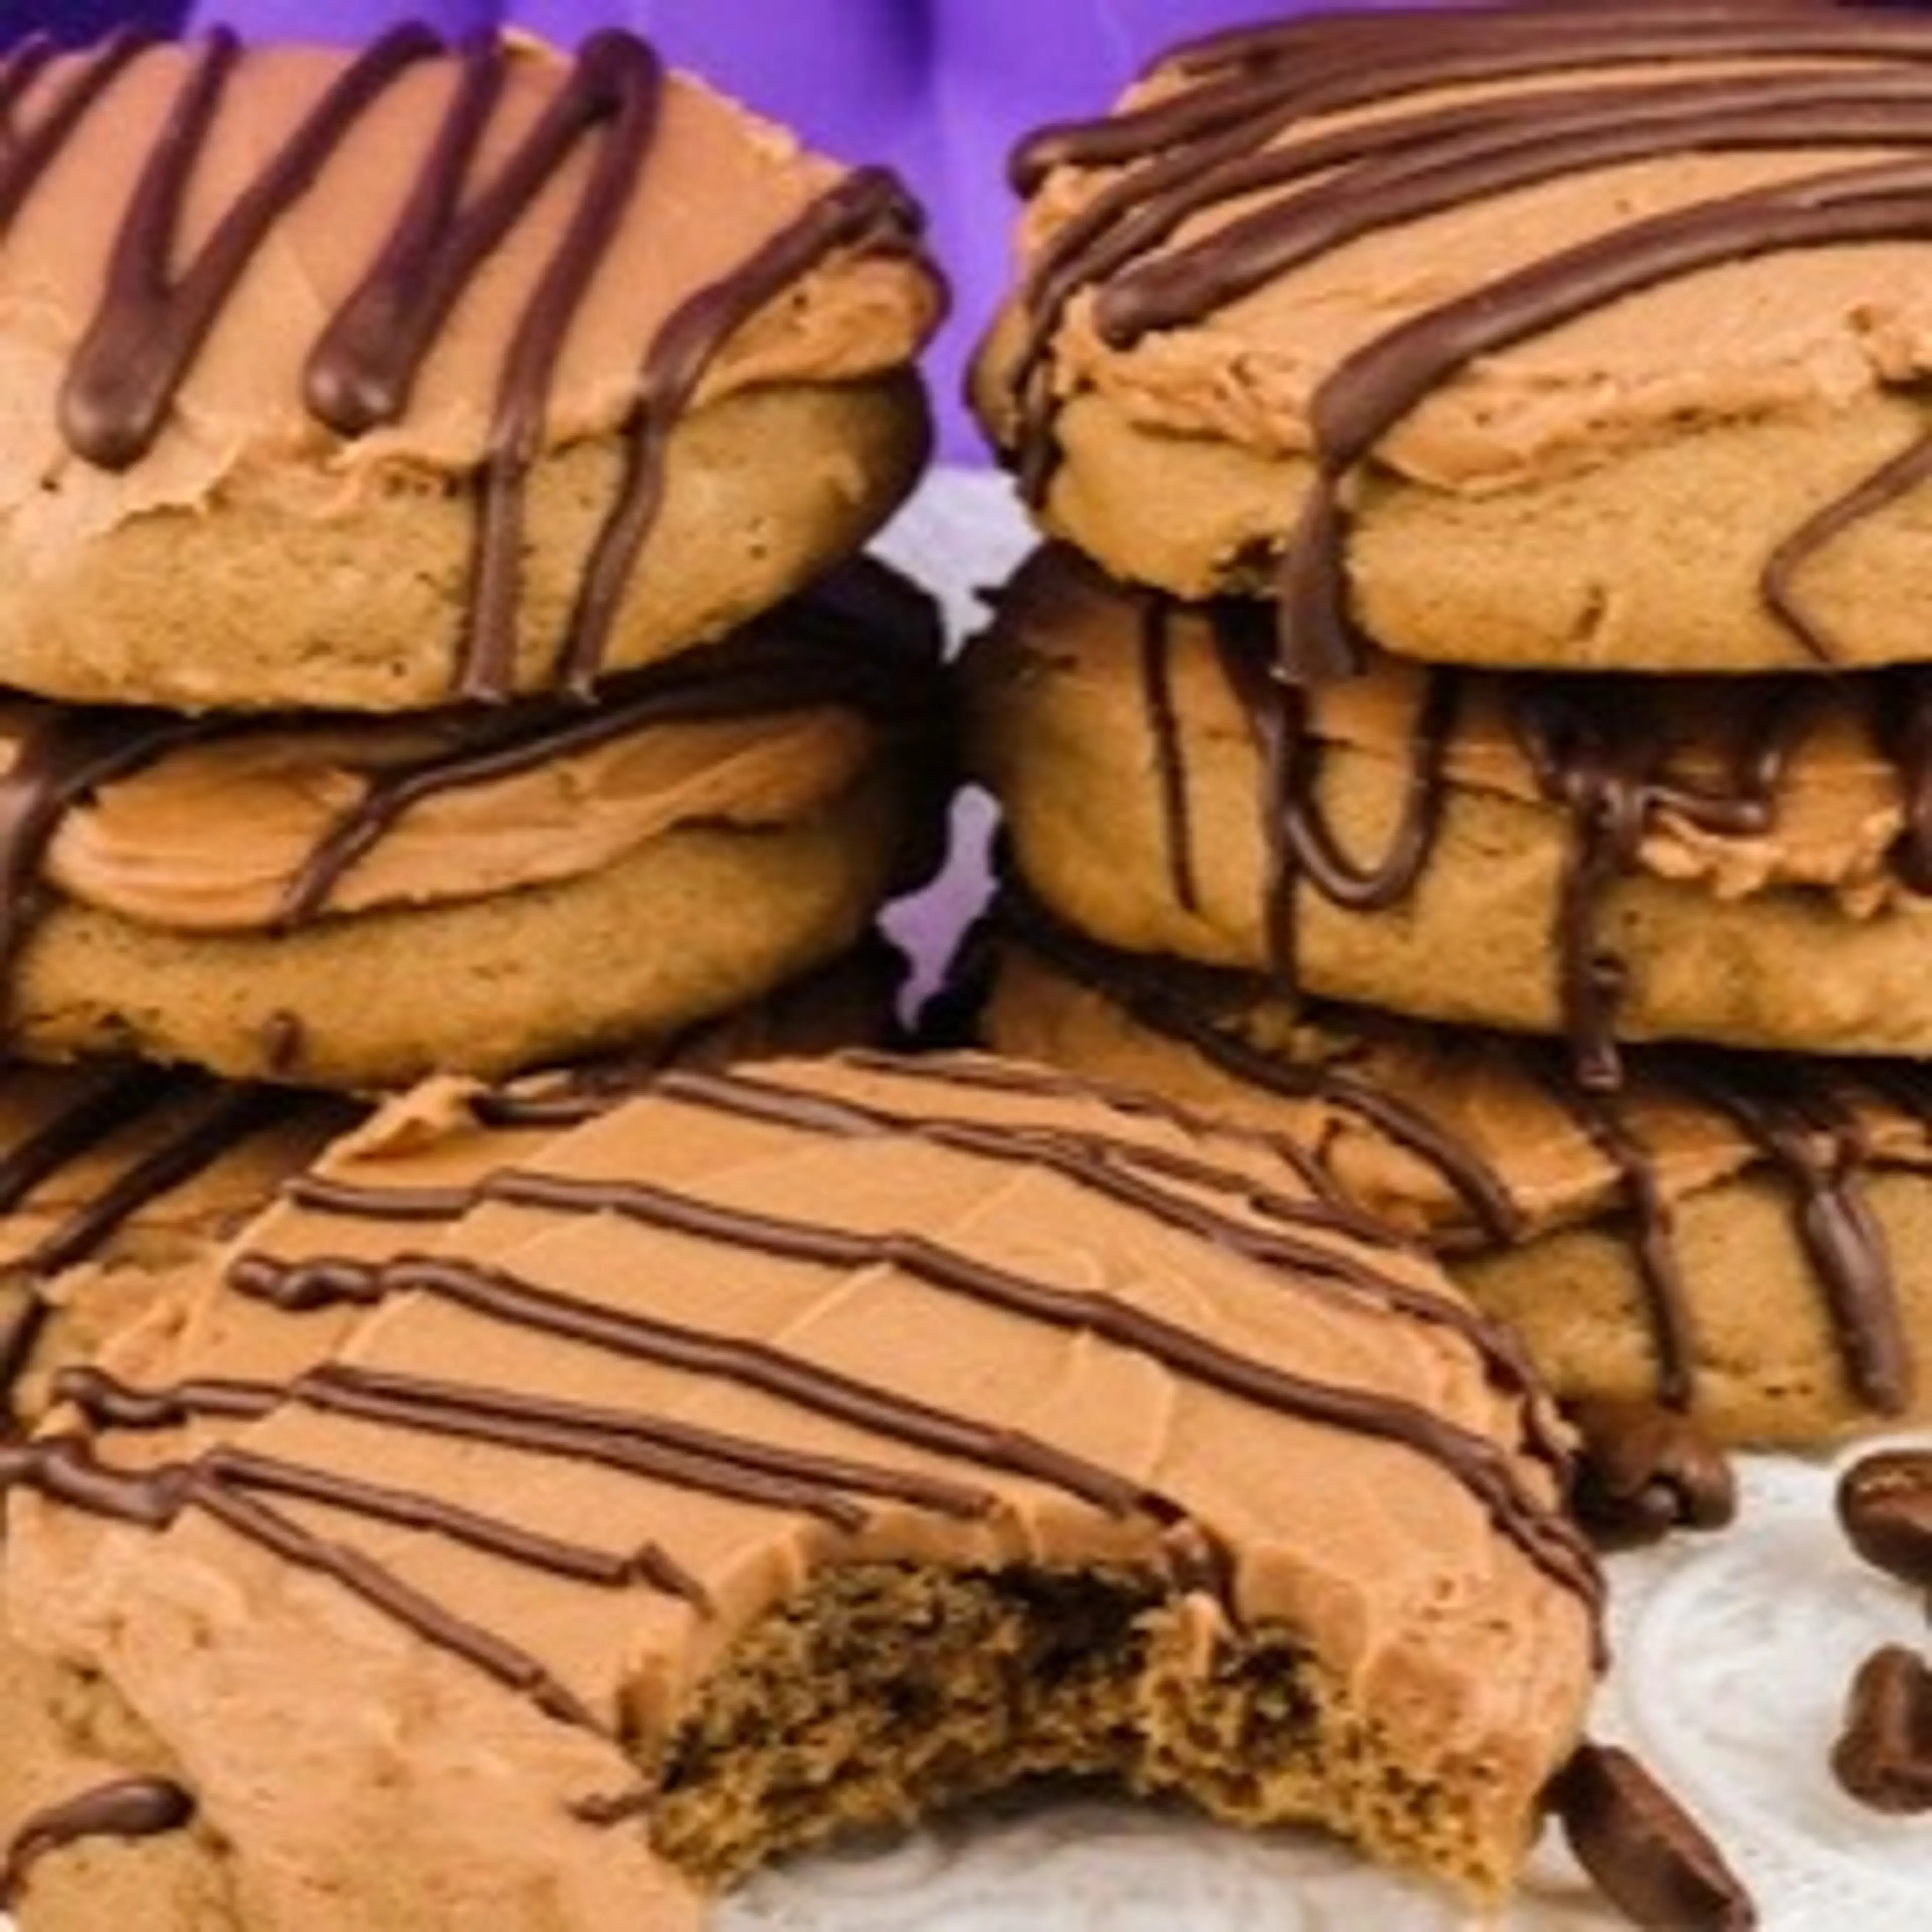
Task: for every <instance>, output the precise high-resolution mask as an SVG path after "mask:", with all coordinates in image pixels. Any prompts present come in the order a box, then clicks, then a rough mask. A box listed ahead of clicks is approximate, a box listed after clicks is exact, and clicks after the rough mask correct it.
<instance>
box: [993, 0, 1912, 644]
mask: <svg viewBox="0 0 1932 1932" xmlns="http://www.w3.org/2000/svg"><path fill="white" fill-rule="evenodd" d="M1928 62H1932V20H1927V19H1926V18H1925V17H1923V16H1922V14H1921V13H1917V12H1915V11H1914V10H1910V9H1907V8H1900V7H1891V6H1879V5H1865V6H1861V5H1835V6H1832V7H1795V6H1793V5H1790V4H1789V0H1736V4H1733V5H1724V6H1721V7H1711V6H1703V5H1676V4H1665V5H1644V6H1640V7H1621V8H1611V9H1609V10H1606V9H1604V8H1601V7H1595V8H1583V7H1577V6H1574V5H1562V4H1550V5H1503V6H1487V5H1457V6H1451V7H1448V8H1446V9H1432V10H1421V9H1408V10H1402V11H1400V12H1399V13H1396V14H1394V15H1393V16H1391V15H1389V14H1386V13H1382V12H1379V11H1378V12H1376V13H1374V14H1373V16H1372V17H1367V18H1364V17H1360V16H1354V17H1351V16H1349V15H1344V14H1329V15H1323V16H1318V17H1312V18H1296V19H1289V20H1282V21H1280V22H1279V23H1275V24H1273V25H1267V24H1264V25H1262V26H1259V27H1256V28H1252V29H1250V30H1247V31H1238V32H1235V33H1232V34H1227V35H1225V36H1223V37H1217V38H1215V39H1212V40H1206V41H1203V42H1199V43H1194V44H1193V45H1190V46H1183V47H1181V48H1179V49H1177V50H1175V52H1173V53H1172V55H1169V57H1168V58H1166V59H1164V60H1163V61H1160V62H1157V64H1156V65H1154V67H1153V68H1151V69H1150V70H1149V71H1148V73H1147V74H1145V76H1144V77H1142V80H1140V81H1139V82H1138V83H1136V85H1135V86H1134V87H1133V89H1131V90H1130V92H1129V93H1128V94H1127V96H1126V98H1125V99H1124V101H1122V102H1121V104H1119V106H1118V107H1117V108H1116V109H1115V110H1114V111H1113V112H1112V113H1109V114H1107V115H1104V116H1103V117H1102V118H1097V119H1095V120H1093V121H1085V122H1082V123H1079V124H1070V125H1066V126H1061V127H1049V128H1048V129H1046V130H1043V132H1041V133H1040V134H1038V135H1037V136H1036V137H1035V138H1034V139H1031V141H1029V142H1027V143H1026V144H1025V145H1023V146H1022V148H1020V150H1019V152H1018V154H1017V155H1016V158H1015V163H1014V174H1015V177H1016V181H1017V184H1018V185H1019V188H1020V190H1022V193H1025V195H1026V196H1027V197H1028V201H1027V207H1026V211H1025V217H1024V220H1023V223H1022V231H1021V236H1020V250H1019V252H1020V261H1021V285H1020V292H1019V295H1018V296H1017V298H1016V300H1015V302H1013V305H1012V307H1011V308H1010V311H1009V312H1008V313H1007V314H1006V315H1005V316H1004V318H1003V319H1002V320H1001V322H1000V323H999V324H998V326H996V327H995V329H994V330H993V332H992V335H991V336H990V338H989V341H988V342H987V344H986V347H984V349H983V352H982V354H981V356H980V362H979V366H978V370H977V377H976V385H975V386H976V389H977V396H978V401H979V408H980V413H981V415H982V416H983V419H984V420H985V421H986V423H987V425H988V426H989V430H990V431H991V433H992V435H993V437H994V439H995V442H996V443H998V446H1000V448H1001V449H1002V451H1003V452H1004V453H1005V455H1006V456H1007V458H1008V459H1009V460H1010V461H1011V462H1013V463H1015V464H1016V466H1018V467H1019V470H1020V472H1021V475H1022V478H1023V480H1024V481H1025V484H1026V487H1027V488H1028V491H1029V493H1030V494H1031V497H1032V499H1033V500H1034V502H1035V504H1036V505H1037V508H1038V510H1039V511H1040V514H1041V516H1042V517H1043V520H1044V521H1045V523H1046V525H1047V526H1048V527H1049V528H1050V529H1052V530H1054V531H1055V532H1058V533H1060V534H1062V535H1067V536H1070V537H1071V538H1073V540H1074V541H1076V543H1078V544H1079V545H1080V546H1081V547H1082V548H1083V549H1085V550H1086V551H1088V553H1090V554H1091V555H1092V556H1095V557H1097V558H1098V559H1100V561H1101V562H1103V563H1104V564H1106V565H1107V567H1108V568H1109V569H1111V570H1112V571H1114V572H1115V574H1118V575H1120V576H1122V577H1128V578H1131V579H1134V580H1139V581H1142V582H1145V583H1151V584H1154V585H1156V586H1160V587H1161V588H1163V589H1166V590H1168V591H1169V592H1172V593H1174V594H1176V595H1183V596H1187V597H1204V596H1208V595H1216V594H1220V593H1223V592H1235V593H1239V594H1243V595H1249V594H1256V593H1259V594H1263V595H1271V596H1272V595H1274V594H1275V593H1276V592H1279V594H1280V600H1281V601H1280V613H1281V625H1280V649H1281V652H1282V654H1283V658H1284V661H1285V662H1286V665H1287V666H1288V667H1289V670H1290V671H1291V673H1292V674H1294V675H1295V676H1298V677H1301V678H1307V677H1310V676H1316V675H1320V674H1323V673H1329V672H1332V671H1334V670H1336V669H1337V668H1339V667H1343V666H1344V665H1346V664H1348V663H1349V661H1352V658H1353V657H1354V656H1355V653H1356V651H1357V649H1358V634H1361V635H1366V636H1367V637H1371V638H1373V640H1375V641H1376V642H1377V643H1379V644H1381V645H1382V646H1385V647H1386V648H1388V649H1391V650H1393V651H1396V652H1400V653H1403V654H1406V655H1415V656H1418V657H1422V658H1433V659H1438V660H1445V661H1454V662H1462V663H1473V664H1493V665H1508V666H1530V667H1544V668H1558V669H1595V668H1605V667H1610V668H1619V669H1642V670H1662V671H1673V672H1681V671H1697V670H1713V671H1715V670H1723V671H1745V670H1773V669H1814V670H1815V669H1817V668H1818V667H1820V666H1825V665H1871V664H1888V663H1894V662H1900V661H1922V660H1924V658H1926V656H1927V637H1926V631H1925V628H1924V625H1921V623H1919V622H1918V619H1917V616H1916V613H1917V611H1918V610H1919V609H1921V607H1923V606H1924V603H1925V602H1926V601H1927V597H1928V595H1932V493H1928V492H1927V490H1926V489H1925V488H1924V487H1923V485H1924V482H1925V481H1926V478H1927V475H1932V437H1928V426H1927V417H1926V412H1925V408H1924V398H1923V391H1924V377H1925V374H1926V371H1927V368H1928V364H1932V307H1929V306H1928V303H1927V297H1926V296H1925V293H1924V290H1925V289H1926V287H1927V278H1926V275H1925V269H1926V264H1927V257H1926V254H1925V236H1924V222H1923V219H1922V198H1923V195H1924V190H1925V188H1926V186H1927V181H1928V179H1932V175H1928V172H1927V169H1928V163H1927V160H1926V158H1925V149H1926V145H1927V141H1928V139H1932V103H1928V101H1927V98H1926V95H1925V93H1924V88H1923V86H1922V80H1923V77H1924V74H1925V72H1926V70H1927V63H1928Z"/></svg>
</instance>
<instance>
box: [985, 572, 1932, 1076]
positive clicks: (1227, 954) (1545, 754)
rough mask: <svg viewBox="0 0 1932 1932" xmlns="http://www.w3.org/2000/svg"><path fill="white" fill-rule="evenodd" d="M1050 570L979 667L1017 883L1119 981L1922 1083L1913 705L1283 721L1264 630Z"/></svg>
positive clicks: (1345, 686) (1808, 704)
mask: <svg viewBox="0 0 1932 1932" xmlns="http://www.w3.org/2000/svg"><path fill="white" fill-rule="evenodd" d="M1254 610H1259V607H1253V608H1251V607H1248V606H1245V605H1241V604H1233V603H1223V604H1220V605H1212V606H1204V605H1187V604H1178V603H1176V602H1175V601H1172V600H1171V599H1168V598H1163V597H1160V596H1159V595H1157V594H1155V593H1153V592H1136V591H1130V590H1127V589H1121V588H1120V587H1119V586H1115V585H1114V584H1112V583H1109V581H1108V580H1106V578H1104V577H1102V576H1101V575H1100V573H1099V572H1098V571H1096V570H1094V569H1093V568H1091V566H1088V565H1085V564H1083V563H1082V562H1080V561H1079V559H1077V557H1076V556H1075V555H1074V554H1073V553H1072V552H1070V551H1069V550H1066V549H1065V548H1064V547H1061V548H1056V549H1049V550H1045V551H1043V552H1041V553H1039V554H1038V555H1037V556H1035V557H1034V559H1031V561H1030V562H1028V564H1027V565H1025V567H1024V568H1022V571H1021V572H1020V574H1019V576H1018V577H1017V578H1016V580H1015V581H1014V583H1013V584H1012V585H1011V586H1010V587H1009V588H1008V589H1007V591H1006V592H1004V593H1003V594H1002V595H1001V598H1000V599H999V603H998V613H997V616H996V619H995V622H994V623H993V625H992V627H991V628H990V629H989V631H988V633H987V634H986V635H985V636H983V637H981V638H980V639H979V640H977V641H976V643H974V646H973V647H972V649H971V652H969V654H968V660H967V670H966V673H965V676H966V692H967V701H968V707H969V710H970V712H971V719H970V724H969V730H970V732H971V738H972V751H971V762H972V763H973V764H974V766H975V768H976V769H977V772H978V773H979V775H980V776H982V777H983V778H984V779H985V780H986V782H987V783H988V784H989V785H990V786H991V787H992V789H993V790H995V792H997V793H998V794H999V796H1000V797H1001V800H1002V802H1004V805H1005V808H1006V813H1007V828H1008V832H1009V835H1010V839H1011V842H1012V847H1013V856H1014V859H1015V860H1016V864H1017V867H1018V869H1019V872H1020V874H1022V877H1024V878H1025V880H1026V881H1027V882H1028V883H1029V884H1030V885H1031V886H1032V888H1033V889H1034V891H1035V892H1037V894H1038V895H1039V896H1040V898H1042V899H1043V900H1044V901H1046V904H1048V906H1049V907H1050V908H1051V909H1052V910H1053V911H1055V913H1058V915H1059V916H1061V918H1063V919H1065V920H1066V921H1067V922H1068V923H1070V924H1071V925H1073V926H1075V927H1076V928H1078V929H1080V930H1082V931H1083V932H1088V933H1090V934H1091V935H1093V936H1094V937H1095V938H1098V939H1101V940H1103V941H1106V942H1107V943H1109V944H1112V945H1115V946H1118V947H1121V948H1123V949H1124V950H1127V951H1130V952H1145V953H1171V954H1173V955H1175V956H1178V957H1180V958H1183V959H1196V960H1199V961H1202V962H1204V963H1206V964H1209V965H1230V966H1239V967H1243V968H1248V969H1250V970H1253V971H1260V970H1262V969H1265V968H1266V969H1270V970H1272V971H1274V973H1275V974H1276V975H1277V978H1278V979H1279V980H1281V981H1282V982H1283V983H1284V984H1291V983H1292V984H1298V985H1299V986H1301V987H1302V988H1304V989H1306V990H1307V991H1308V992H1311V993H1315V994H1319V995H1326V996H1328V997H1331V998H1337V999H1346V1000H1349V1001H1355V1002H1358V1003H1361V1004H1366V1005H1370V1006H1376V1007H1385V1008H1387V1009H1388V1010H1391V1011H1394V1012H1399V1013H1409V1014H1412V1015H1415V1016H1420V1017H1422V1018H1424V1019H1436V1020H1443V1021H1448V1022H1455V1023H1462V1024H1475V1025H1490V1026H1499V1027H1506V1028H1514V1029H1518V1030H1521V1031H1529V1032H1537V1033H1560V1034H1565V1035H1566V1036H1567V1037H1568V1040H1569V1041H1570V1043H1571V1051H1572V1053H1573V1055H1574V1058H1575V1060H1576V1061H1577V1065H1578V1067H1579V1068H1580V1070H1581V1071H1582V1073H1583V1076H1584V1077H1585V1078H1586V1080H1588V1081H1589V1082H1590V1083H1592V1084H1593V1085H1603V1086H1608V1085H1614V1084H1615V1082H1616V1077H1617V1046H1618V1043H1619V1040H1643V1039H1656V1038H1664V1039H1690V1040H1706V1041H1715V1042H1720V1043H1727V1044H1731V1045H1738V1046H1762V1047H1778V1048H1789V1049H1799V1050H1804V1051H1810V1052H1854V1053H1881V1054H1884V1053H1899V1054H1908V1055H1923V1054H1928V1053H1932V974H1928V973H1927V963H1928V962H1932V900H1929V899H1928V898H1927V897H1926V896H1925V895H1924V894H1925V888H1926V887H1927V886H1928V885H1932V762H1928V753H1932V682H1927V678H1926V675H1925V673H1922V672H1921V671H1918V670H1898V671H1896V672H1891V673H1885V674H1884V675H1883V676H1872V677H1869V678H1861V679H1829V680H1827V679H1814V678H1799V677H1793V678H1783V679H1753V680H1751V682H1750V683H1749V684H1748V685H1739V684H1736V683H1729V682H1724V681H1721V680H1716V679H1673V680H1663V679H1641V678H1612V677H1608V676H1595V677H1590V678H1578V679H1562V678H1559V677H1555V676H1483V675H1481V674H1479V673H1464V672H1460V671H1456V670H1448V669H1443V668H1439V667H1420V666H1415V665H1411V664H1403V662H1401V661H1400V660H1397V659H1394V658H1386V657H1378V658H1373V659H1372V660H1371V661H1370V662H1369V663H1368V664H1367V666H1366V667H1365V668H1364V671H1363V673H1362V674H1361V675H1360V676H1357V677H1355V678H1352V679H1345V680H1342V681H1340V682H1336V683H1334V684H1330V685H1322V686H1321V687H1319V688H1318V689H1316V690H1315V691H1313V692H1310V693H1307V694H1302V693H1298V692H1297V691H1294V690H1292V689H1291V688H1288V687H1285V686H1284V685H1283V684H1282V683H1281V682H1280V681H1279V680H1278V679H1276V678H1274V676H1271V652H1272V648H1273V646H1272V641H1271V637H1270V636H1269V634H1268V624H1267V622H1266V619H1265V616H1261V617H1259V619H1258V618H1256V616H1255V615H1254Z"/></svg>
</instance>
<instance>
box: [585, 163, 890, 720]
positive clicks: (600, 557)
mask: <svg viewBox="0 0 1932 1932" xmlns="http://www.w3.org/2000/svg"><path fill="white" fill-rule="evenodd" d="M920 225H921V217H920V215H919V210H918V208H917V207H916V205H915V204H914V203H913V202H912V200H911V199H910V198H909V197H908V196H907V194H906V193H905V190H904V188H903V187H901V185H900V184H899V182H898V178H896V177H895V175H892V174H891V173H889V172H888V171H887V170H886V169H883V168H861V169H857V170H856V171H855V172H853V173H852V174H850V175H847V177H846V178H844V180H843V181H840V182H838V183H837V184H835V186H834V187H831V188H829V189H828V190H826V192H825V193H823V194H822V195H820V196H819V198H818V199H817V200H816V201H814V202H813V203H812V204H811V206H810V207H808V208H806V209H805V211H804V213H803V214H801V215H799V217H798V218H797V220H795V221H794V222H793V223H792V224H791V226H790V227H788V228H786V229H781V231H780V232H779V233H778V234H777V235H776V236H774V237H773V238H772V240H771V241H769V242H767V243H766V245H764V247H763V248H761V249H760V250H759V251H757V254H754V255H753V256H752V257H751V258H750V260H748V261H747V262H745V263H744V265H743V266H742V267H741V268H740V269H739V270H738V271H737V272H736V273H735V274H734V275H730V276H727V278H724V280H722V281H718V282H715V283H713V284H712V285H711V287H709V288H707V289H701V290H699V291H698V292H697V294H695V295H694V296H691V297H690V298H689V299H688V300H687V301H686V302H685V303H684V305H683V306H682V308H679V310H678V311H676V314H673V315H672V316H671V317H670V319H669V320H667V322H666V323H664V326H663V328H662V329H660V330H659V331H658V337H657V340H656V341H655V342H654V343H653V344H652V345H651V349H650V353H649V356H647V357H646V360H645V363H644V368H643V375H642V378H641V380H640V388H639V393H638V397H637V403H636V404H635V405H634V409H633V410H632V413H631V420H630V422H629V424H628V426H627V428H626V430H625V465H624V475H623V480H622V483H621V484H619V488H618V491H617V494H616V499H614V501H613V503H612V505H611V508H610V514H609V516H608V517H607V519H606V520H605V522H604V526H603V527H602V529H600V530H599V531H598V535H597V538H596V541H595V544H593V545H592V549H591V553H590V558H589V563H588V564H587V565H586V568H585V569H584V572H583V580H582V585H581V589H580V592H579V595H578V598H577V607H576V609H575V610H574V612H573V613H572V614H571V622H570V626H569V628H568V631H567V632H566V643H565V648H564V652H563V657H562V663H561V666H560V669H561V672H562V684H563V685H564V687H565V689H566V690H569V691H575V692H577V693H579V694H584V693H587V692H588V691H589V689H590V688H591V686H592V684H593V682H595V679H596V676H597V675H598V672H599V670H601V668H602V664H603V655H604V641H605V640H606V638H607V637H608V635H609V633H610V626H611V624H612V622H613V621H614V619H615V618H616V613H617V608H618V605H619V602H620V601H621V600H622V595H623V593H624V590H625V586H626V585H627V584H628V581H629V579H630V575H631V568H632V566H633V565H634V564H635V562H636V561H637V554H638V553H639V552H640V550H642V549H643V545H644V541H645V539H646V538H647V537H648V536H649V534H650V529H651V526H652V523H653V522H654V521H655V518H656V515H657V509H658V500H659V498H660V496H661V494H662V492H663V487H664V457H665V452H666V449H667V445H668V443H669V441H670V434H671V431H673V429H674V428H676V424H677V422H678V419H679V417H680V416H682V414H683V413H684V411H685V408H686V407H688V404H689V403H690V401H691V398H692V396H693V395H694V394H695V393H696V391H697V386H698V384H699V383H700V381H702V380H703V376H704V372H705V371H706V369H708V368H709V367H710V365H711V363H712V360H713V359H714V358H715V356H716V355H717V353H718V350H720V349H721V347H723V346H724V344H725V343H726V342H727V341H729V340H730V338H731V336H732V335H734V334H736V332H737V331H738V330H739V329H740V328H742V326H744V324H745V323H747V322H748V321H749V320H751V317H753V316H754V314H757V311H759V310H760V308H763V307H764V306H765V305H766V303H768V302H770V301H771V300H772V299H773V298H775V296H777V295H778V293H780V292H781V290H784V288H786V287H788V286H789V285H790V284H791V283H793V282H794V281H796V280H797V279H798V278H799V277H801V276H802V275H805V274H806V273H808V272H809V271H810V270H811V269H813V268H814V267H816V266H817V265H818V264H819V263H820V262H822V261H824V260H826V259H827V258H828V257H830V256H832V255H833V254H836V253H838V251H841V250H856V251H859V252H861V253H864V254H907V253H909V252H910V250H911V248H912V246H913V242H914V241H915V239H916V237H917V236H918V234H919V229H920Z"/></svg>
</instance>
